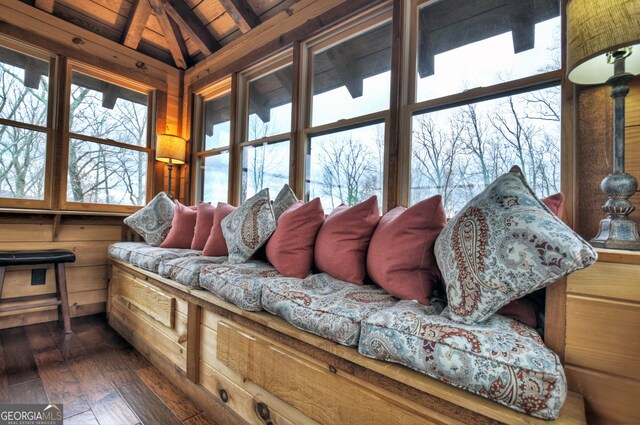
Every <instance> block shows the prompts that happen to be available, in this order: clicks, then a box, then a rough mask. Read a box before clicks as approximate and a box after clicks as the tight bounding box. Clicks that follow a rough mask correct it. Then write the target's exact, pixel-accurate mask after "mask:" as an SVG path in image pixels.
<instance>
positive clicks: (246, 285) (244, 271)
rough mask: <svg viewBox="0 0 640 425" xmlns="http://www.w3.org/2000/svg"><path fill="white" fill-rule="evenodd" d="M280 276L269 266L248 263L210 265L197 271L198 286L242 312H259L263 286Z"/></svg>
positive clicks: (251, 261) (255, 262)
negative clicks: (198, 276)
mask: <svg viewBox="0 0 640 425" xmlns="http://www.w3.org/2000/svg"><path fill="white" fill-rule="evenodd" d="M279 277H282V276H281V275H280V273H278V271H277V270H276V269H275V268H273V266H271V265H270V264H269V263H266V262H264V261H256V260H249V261H247V262H244V263H240V264H229V263H223V264H209V265H206V266H204V267H202V269H201V271H200V287H201V288H204V289H206V290H208V291H211V292H213V293H214V294H216V295H217V296H219V297H220V298H222V299H223V300H225V301H228V302H230V303H232V304H235V305H237V306H238V307H240V308H241V309H243V310H247V311H260V310H262V303H261V302H260V299H261V297H262V287H263V286H264V284H265V282H266V281H268V280H270V279H276V278H279Z"/></svg>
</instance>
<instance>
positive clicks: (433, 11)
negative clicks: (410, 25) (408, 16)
mask: <svg viewBox="0 0 640 425" xmlns="http://www.w3.org/2000/svg"><path fill="white" fill-rule="evenodd" d="M559 15H560V2H559V1H558V0H539V1H535V2H533V1H522V0H507V1H504V2H501V4H500V5H499V6H498V7H496V5H494V2H482V1H475V2H470V1H467V0H444V1H440V2H434V3H433V4H431V5H429V6H426V7H424V8H422V9H421V10H420V13H419V24H418V27H419V30H418V64H417V68H418V69H417V96H416V98H417V100H418V101H423V100H428V99H434V98H437V97H441V96H446V95H449V94H454V93H460V92H463V91H466V90H470V89H473V88H476V87H482V86H490V85H493V84H496V83H501V82H505V81H510V80H515V79H518V78H523V77H527V76H530V75H535V74H540V73H543V72H547V71H552V70H555V69H560V17H559Z"/></svg>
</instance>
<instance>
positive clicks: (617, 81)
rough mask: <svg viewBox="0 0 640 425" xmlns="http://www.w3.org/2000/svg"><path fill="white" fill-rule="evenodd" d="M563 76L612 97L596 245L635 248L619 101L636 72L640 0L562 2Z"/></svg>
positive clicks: (639, 67) (632, 187)
mask: <svg viewBox="0 0 640 425" xmlns="http://www.w3.org/2000/svg"><path fill="white" fill-rule="evenodd" d="M567 33H568V34H567V73H568V75H567V77H568V78H569V80H571V81H572V82H574V83H575V84H602V83H605V82H606V83H607V84H608V85H610V86H611V97H612V98H613V172H612V173H611V174H609V175H608V176H607V177H605V178H604V180H603V181H602V183H601V184H600V186H601V188H602V191H603V192H604V193H605V194H606V195H607V196H608V198H609V199H608V200H607V202H606V203H605V204H604V206H603V207H602V209H603V210H604V211H605V212H606V213H607V217H606V218H604V219H603V220H602V221H600V232H599V233H598V236H596V237H595V238H593V239H591V241H590V242H591V244H592V245H593V246H596V247H600V248H614V249H630V250H640V237H639V236H638V224H637V223H636V222H635V221H633V220H631V219H630V218H629V217H628V216H629V214H631V213H632V212H633V210H634V209H635V207H634V206H633V205H632V204H631V201H629V197H630V196H632V195H633V194H634V193H635V192H636V190H637V189H638V181H637V180H636V178H635V177H633V176H632V175H630V174H627V173H625V172H624V147H625V146H624V130H625V129H624V106H625V96H626V95H627V93H628V92H629V87H628V83H629V81H630V80H631V79H632V78H633V77H634V75H637V74H640V2H639V1H638V0H607V1H601V0H570V1H569V3H568V4H567Z"/></svg>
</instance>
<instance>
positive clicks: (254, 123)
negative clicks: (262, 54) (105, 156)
mask: <svg viewBox="0 0 640 425" xmlns="http://www.w3.org/2000/svg"><path fill="white" fill-rule="evenodd" d="M290 61H291V58H290V54H287V55H286V57H285V58H284V59H277V58H276V60H271V61H269V62H267V63H263V64H261V65H260V66H259V67H258V68H256V69H253V70H249V71H247V72H246V73H245V74H244V76H243V77H244V80H243V81H244V85H245V87H246V92H247V96H246V102H247V107H246V109H245V110H246V111H247V113H246V114H244V115H245V119H244V122H245V123H246V127H245V128H246V134H245V135H244V137H243V139H244V142H243V143H242V175H241V179H242V181H241V185H240V201H244V200H246V199H247V198H248V197H251V196H252V195H254V194H255V193H257V192H258V191H260V190H261V189H264V188H269V191H270V194H271V197H275V195H276V194H277V193H278V191H280V189H281V188H282V186H283V185H284V184H285V183H289V140H290V134H291V93H292V90H293V86H292V84H293V66H292V65H290Z"/></svg>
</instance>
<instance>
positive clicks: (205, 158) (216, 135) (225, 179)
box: [196, 79, 232, 204]
mask: <svg viewBox="0 0 640 425" xmlns="http://www.w3.org/2000/svg"><path fill="white" fill-rule="evenodd" d="M197 102H198V109H199V110H200V111H201V113H202V114H203V119H202V133H201V137H202V139H201V140H202V148H201V149H200V151H199V152H198V153H197V154H196V161H197V162H198V163H199V168H200V176H199V184H200V187H199V199H201V200H202V201H205V202H212V203H213V204H215V203H217V202H229V189H230V188H229V181H230V180H229V171H230V168H229V164H230V153H229V149H230V146H231V140H232V126H231V80H230V79H229V80H225V81H223V82H221V83H219V84H217V85H215V86H214V87H213V88H212V89H211V90H209V92H208V93H205V94H203V95H201V96H198V97H197Z"/></svg>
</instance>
